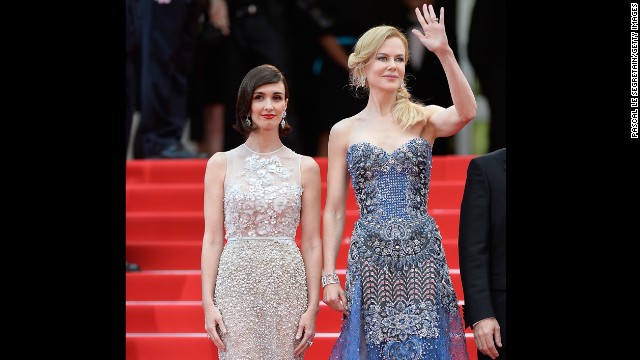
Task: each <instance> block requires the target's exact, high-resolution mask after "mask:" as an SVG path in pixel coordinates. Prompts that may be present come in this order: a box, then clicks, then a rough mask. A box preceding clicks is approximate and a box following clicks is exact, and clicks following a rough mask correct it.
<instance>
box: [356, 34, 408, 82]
mask: <svg viewBox="0 0 640 360" xmlns="http://www.w3.org/2000/svg"><path fill="white" fill-rule="evenodd" d="M405 65H406V48H405V46H404V43H403V42H402V40H400V38H398V37H396V36H392V37H388V38H387V39H386V40H385V41H384V42H383V43H382V45H380V47H379V48H378V50H377V51H376V52H375V54H373V58H372V59H371V62H369V64H367V66H366V67H365V75H366V77H367V83H368V84H369V89H370V90H374V89H375V90H382V91H396V90H397V89H398V88H399V87H400V86H401V85H402V80H403V79H404V73H405Z"/></svg>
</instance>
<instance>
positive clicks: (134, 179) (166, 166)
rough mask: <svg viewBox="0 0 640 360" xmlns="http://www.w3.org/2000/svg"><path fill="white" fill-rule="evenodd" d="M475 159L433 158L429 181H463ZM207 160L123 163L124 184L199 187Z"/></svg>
mask: <svg viewBox="0 0 640 360" xmlns="http://www.w3.org/2000/svg"><path fill="white" fill-rule="evenodd" d="M475 156H476V155H436V156H433V163H432V166H431V180H432V181H437V180H460V181H464V180H465V179H466V177H467V166H468V165H469V161H470V160H471V159H473V158H474V157H475ZM314 159H315V161H316V162H317V163H318V165H319V166H320V176H321V177H322V179H323V181H324V180H326V179H327V158H326V157H316V158H314ZM206 166H207V159H179V160H169V159H162V160H148V159H147V160H138V159H131V160H127V165H126V173H127V178H126V181H127V184H134V183H138V184H139V183H146V184H148V183H164V184H166V183H200V184H201V183H202V182H203V180H204V174H205V170H206Z"/></svg>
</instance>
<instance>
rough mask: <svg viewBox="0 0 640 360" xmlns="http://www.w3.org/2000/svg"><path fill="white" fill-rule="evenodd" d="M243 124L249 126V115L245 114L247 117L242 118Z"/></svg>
mask: <svg viewBox="0 0 640 360" xmlns="http://www.w3.org/2000/svg"><path fill="white" fill-rule="evenodd" d="M244 124H245V125H246V126H247V127H251V119H250V118H249V115H247V118H246V119H244Z"/></svg>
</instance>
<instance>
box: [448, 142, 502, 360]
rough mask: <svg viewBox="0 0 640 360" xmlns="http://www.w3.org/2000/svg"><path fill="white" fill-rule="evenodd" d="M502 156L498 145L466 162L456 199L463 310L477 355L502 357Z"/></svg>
mask: <svg viewBox="0 0 640 360" xmlns="http://www.w3.org/2000/svg"><path fill="white" fill-rule="evenodd" d="M506 157H507V150H506V148H502V149H499V150H496V151H493V152H490V153H488V154H486V155H482V156H478V157H475V158H473V159H472V160H471V161H470V162H469V167H468V169H467V180H466V184H465V187H464V195H463V197H462V203H461V205H460V232H459V235H458V251H459V257H460V276H461V279H462V290H463V293H464V305H463V315H464V322H465V325H466V326H467V327H472V328H473V335H474V340H475V343H476V347H477V348H478V360H483V359H495V358H496V357H498V355H499V356H500V359H501V360H504V359H506V351H505V349H506V343H507V336H506V332H507V322H506V321H507V317H506V300H507V294H506V282H507V269H506V260H507V257H506V248H507V234H506V213H507V209H506V208H507V206H506V197H507V196H506V184H507V179H506V178H507V177H506V170H507V165H506V164H507V162H506Z"/></svg>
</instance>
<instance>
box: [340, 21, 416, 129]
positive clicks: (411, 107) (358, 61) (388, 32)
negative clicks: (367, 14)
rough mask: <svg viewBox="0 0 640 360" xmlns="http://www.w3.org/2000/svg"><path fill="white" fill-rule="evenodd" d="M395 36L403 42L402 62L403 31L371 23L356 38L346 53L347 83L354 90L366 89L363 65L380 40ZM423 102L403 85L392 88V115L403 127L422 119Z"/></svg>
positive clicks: (405, 39)
mask: <svg viewBox="0 0 640 360" xmlns="http://www.w3.org/2000/svg"><path fill="white" fill-rule="evenodd" d="M394 36H395V37H397V38H399V39H400V41H402V44H403V45H404V54H405V59H406V60H405V61H406V63H408V62H409V42H408V41H407V37H406V36H405V35H404V33H403V32H402V31H401V30H400V29H398V28H396V27H393V26H388V25H381V26H376V27H373V28H371V29H369V30H367V32H365V33H364V34H362V35H361V36H360V38H359V39H358V42H357V43H356V45H355V46H354V48H353V52H352V53H351V54H350V55H349V63H348V65H349V69H350V72H349V84H350V85H351V86H352V88H354V90H355V91H356V93H357V92H358V91H359V90H361V89H362V90H364V91H368V90H369V84H367V79H366V76H365V72H364V68H365V66H367V65H368V64H369V63H371V61H373V57H374V56H375V54H376V53H377V52H378V49H379V48H380V46H381V45H382V43H383V42H384V41H385V40H386V39H387V38H390V37H394ZM422 106H423V105H422V104H421V103H419V102H417V101H415V100H414V99H413V98H412V97H411V94H410V93H409V91H408V90H407V88H406V87H405V85H404V79H403V81H402V86H401V87H400V88H398V90H397V92H396V101H395V102H394V103H393V119H394V120H395V121H397V122H398V124H400V125H401V126H403V127H404V128H405V129H406V128H408V127H410V126H412V125H413V124H415V123H417V122H419V121H424V120H425V116H426V114H425V111H424V109H423V107H422Z"/></svg>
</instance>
